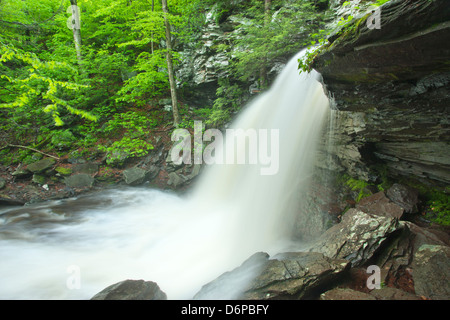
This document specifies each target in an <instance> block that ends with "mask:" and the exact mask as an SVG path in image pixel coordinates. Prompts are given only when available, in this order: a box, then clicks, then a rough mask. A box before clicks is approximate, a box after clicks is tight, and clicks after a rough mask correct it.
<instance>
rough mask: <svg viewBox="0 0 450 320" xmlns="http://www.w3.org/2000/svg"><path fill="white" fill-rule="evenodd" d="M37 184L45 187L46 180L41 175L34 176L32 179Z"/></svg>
mask: <svg viewBox="0 0 450 320" xmlns="http://www.w3.org/2000/svg"><path fill="white" fill-rule="evenodd" d="M31 181H33V182H34V183H36V184H39V185H43V184H45V182H46V178H45V177H44V176H42V175H40V174H36V173H35V174H33V178H32V179H31Z"/></svg>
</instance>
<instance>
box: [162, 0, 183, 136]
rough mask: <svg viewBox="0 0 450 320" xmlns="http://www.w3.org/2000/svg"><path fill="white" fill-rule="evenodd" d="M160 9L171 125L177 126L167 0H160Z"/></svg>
mask: <svg viewBox="0 0 450 320" xmlns="http://www.w3.org/2000/svg"><path fill="white" fill-rule="evenodd" d="M162 10H163V12H164V24H165V27H166V47H167V52H166V58H167V69H168V71H169V83H170V95H171V97H172V112H173V125H174V126H175V127H177V126H178V125H179V124H180V115H179V113H178V102H177V90H176V85H175V76H174V73H173V63H172V41H171V37H170V23H169V20H168V18H167V15H168V13H169V10H168V9H167V0H162Z"/></svg>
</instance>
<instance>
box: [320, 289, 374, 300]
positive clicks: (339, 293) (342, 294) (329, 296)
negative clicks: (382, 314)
mask: <svg viewBox="0 0 450 320" xmlns="http://www.w3.org/2000/svg"><path fill="white" fill-rule="evenodd" d="M320 300H376V298H375V297H374V296H372V295H370V294H368V293H365V292H361V291H356V290H353V289H349V288H335V289H332V290H328V291H327V292H324V293H322V294H321V295H320Z"/></svg>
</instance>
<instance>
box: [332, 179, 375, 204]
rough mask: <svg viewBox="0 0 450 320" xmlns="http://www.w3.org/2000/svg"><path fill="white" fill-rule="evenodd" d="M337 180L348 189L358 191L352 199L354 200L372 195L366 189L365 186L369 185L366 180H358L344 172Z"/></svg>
mask: <svg viewBox="0 0 450 320" xmlns="http://www.w3.org/2000/svg"><path fill="white" fill-rule="evenodd" d="M338 182H340V184H341V185H343V186H344V187H346V188H348V189H350V190H351V191H355V192H357V193H358V195H357V196H356V198H355V199H354V200H355V201H356V202H359V201H361V199H362V198H365V197H368V196H370V195H372V193H371V192H370V191H368V189H367V187H368V186H369V185H370V184H369V183H368V182H367V181H364V180H358V179H355V178H352V177H350V176H349V175H347V174H344V175H342V176H341V177H340V178H339V179H338Z"/></svg>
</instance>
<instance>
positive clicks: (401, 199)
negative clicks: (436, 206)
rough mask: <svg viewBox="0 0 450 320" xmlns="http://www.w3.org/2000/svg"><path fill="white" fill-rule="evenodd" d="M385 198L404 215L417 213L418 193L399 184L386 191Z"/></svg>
mask: <svg viewBox="0 0 450 320" xmlns="http://www.w3.org/2000/svg"><path fill="white" fill-rule="evenodd" d="M386 195H387V197H388V198H389V199H390V200H391V201H393V202H394V203H396V204H397V205H398V206H400V207H402V208H403V209H404V210H405V212H406V213H417V211H418V208H417V207H418V205H419V191H418V190H416V189H413V188H410V187H407V186H404V185H402V184H399V183H394V184H393V185H392V187H390V188H389V189H388V190H387V193H386Z"/></svg>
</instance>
